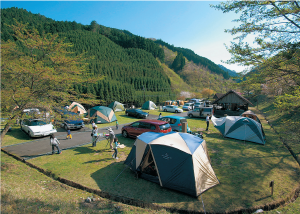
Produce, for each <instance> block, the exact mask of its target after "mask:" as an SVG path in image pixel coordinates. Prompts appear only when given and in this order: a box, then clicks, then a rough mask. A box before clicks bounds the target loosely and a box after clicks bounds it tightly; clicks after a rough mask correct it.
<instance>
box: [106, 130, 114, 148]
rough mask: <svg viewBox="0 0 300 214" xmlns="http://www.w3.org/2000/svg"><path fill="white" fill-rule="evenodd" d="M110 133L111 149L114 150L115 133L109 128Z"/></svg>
mask: <svg viewBox="0 0 300 214" xmlns="http://www.w3.org/2000/svg"><path fill="white" fill-rule="evenodd" d="M107 130H108V133H109V140H110V149H111V150H113V148H114V147H113V142H114V139H115V133H114V131H113V130H112V128H110V127H109V128H108V129H107Z"/></svg>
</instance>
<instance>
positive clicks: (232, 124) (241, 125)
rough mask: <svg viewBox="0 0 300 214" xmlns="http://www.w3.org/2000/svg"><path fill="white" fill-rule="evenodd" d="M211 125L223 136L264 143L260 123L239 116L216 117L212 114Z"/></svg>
mask: <svg viewBox="0 0 300 214" xmlns="http://www.w3.org/2000/svg"><path fill="white" fill-rule="evenodd" d="M211 121H212V123H213V125H214V126H215V127H216V128H217V129H218V130H219V131H220V132H221V134H222V135H223V136H224V137H228V138H233V139H238V140H244V141H249V142H254V143H259V144H265V142H266V139H265V134H264V131H263V128H262V126H261V124H260V123H258V122H257V121H255V120H253V119H251V118H248V117H241V116H227V117H221V118H216V117H215V116H212V118H211Z"/></svg>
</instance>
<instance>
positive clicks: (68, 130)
mask: <svg viewBox="0 0 300 214" xmlns="http://www.w3.org/2000/svg"><path fill="white" fill-rule="evenodd" d="M67 133H68V134H67V139H69V138H70V139H72V135H71V130H70V128H69V127H68V129H67Z"/></svg>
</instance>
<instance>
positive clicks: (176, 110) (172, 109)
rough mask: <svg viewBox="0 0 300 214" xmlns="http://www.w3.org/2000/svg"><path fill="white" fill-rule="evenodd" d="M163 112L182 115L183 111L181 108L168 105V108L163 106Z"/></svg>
mask: <svg viewBox="0 0 300 214" xmlns="http://www.w3.org/2000/svg"><path fill="white" fill-rule="evenodd" d="M162 109H163V111H169V112H175V113H178V112H180V113H182V112H183V110H182V109H181V108H178V106H174V105H168V106H163V108H162Z"/></svg>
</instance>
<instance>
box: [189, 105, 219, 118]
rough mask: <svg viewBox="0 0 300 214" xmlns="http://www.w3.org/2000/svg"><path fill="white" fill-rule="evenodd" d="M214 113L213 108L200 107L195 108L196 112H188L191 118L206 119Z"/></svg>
mask: <svg viewBox="0 0 300 214" xmlns="http://www.w3.org/2000/svg"><path fill="white" fill-rule="evenodd" d="M213 113H214V108H213V107H200V108H195V109H194V110H191V111H189V112H188V116H189V117H191V118H192V117H206V116H211V115H213Z"/></svg>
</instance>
